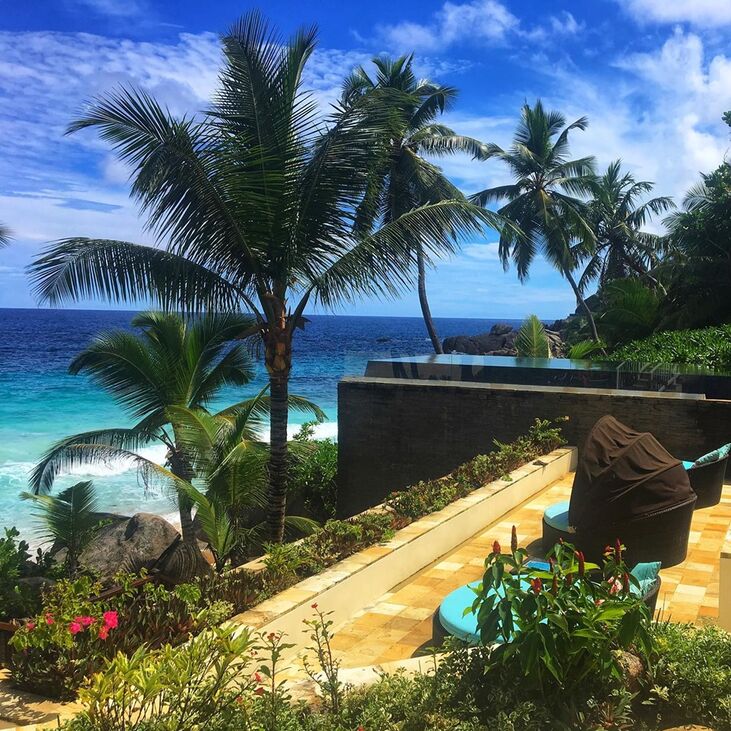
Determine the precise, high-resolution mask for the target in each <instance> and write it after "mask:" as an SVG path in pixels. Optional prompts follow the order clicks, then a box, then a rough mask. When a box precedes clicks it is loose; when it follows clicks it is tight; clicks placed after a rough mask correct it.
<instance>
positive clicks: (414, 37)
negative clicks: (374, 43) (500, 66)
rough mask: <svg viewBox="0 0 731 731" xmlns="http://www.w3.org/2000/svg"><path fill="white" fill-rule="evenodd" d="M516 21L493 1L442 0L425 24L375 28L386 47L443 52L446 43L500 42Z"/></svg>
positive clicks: (515, 25)
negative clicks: (453, 0)
mask: <svg viewBox="0 0 731 731" xmlns="http://www.w3.org/2000/svg"><path fill="white" fill-rule="evenodd" d="M519 25H520V21H519V20H518V18H516V17H515V16H514V15H513V14H512V13H511V12H510V11H509V10H508V9H507V8H506V7H505V5H503V4H502V3H500V2H497V0H472V2H467V3H452V2H445V3H444V5H442V7H441V9H440V10H438V11H437V12H436V13H435V14H434V15H433V18H432V20H431V22H429V23H413V22H408V21H405V22H402V23H397V24H395V25H381V26H378V28H377V33H378V35H379V37H380V39H381V40H382V41H383V42H384V43H386V45H387V46H388V47H390V48H398V49H401V50H403V49H409V50H416V51H444V50H445V49H446V48H447V47H448V46H450V45H452V44H454V43H457V42H460V41H466V40H470V41H472V42H478V43H479V42H482V43H489V44H500V43H502V42H503V41H504V39H505V37H506V35H507V34H508V33H509V32H510V31H511V30H514V29H517V28H518V26H519Z"/></svg>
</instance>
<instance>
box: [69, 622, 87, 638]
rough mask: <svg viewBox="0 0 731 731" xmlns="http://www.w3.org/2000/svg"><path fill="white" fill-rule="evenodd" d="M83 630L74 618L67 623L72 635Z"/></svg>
mask: <svg viewBox="0 0 731 731" xmlns="http://www.w3.org/2000/svg"><path fill="white" fill-rule="evenodd" d="M83 630H84V628H83V626H82V625H81V624H80V623H79V622H77V621H76V620H74V621H73V622H71V624H69V632H71V634H72V635H78V634H79V632H83Z"/></svg>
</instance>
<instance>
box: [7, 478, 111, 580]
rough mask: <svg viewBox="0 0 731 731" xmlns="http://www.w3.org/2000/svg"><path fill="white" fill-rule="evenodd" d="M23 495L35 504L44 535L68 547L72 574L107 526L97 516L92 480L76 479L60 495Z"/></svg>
mask: <svg viewBox="0 0 731 731" xmlns="http://www.w3.org/2000/svg"><path fill="white" fill-rule="evenodd" d="M20 497H21V498H22V499H23V500H32V501H33V502H34V503H35V504H36V506H37V507H38V510H37V516H38V518H39V520H40V521H41V523H42V526H43V528H42V531H43V538H45V539H47V540H49V541H51V542H53V544H54V545H55V546H58V547H59V548H65V549H66V560H65V564H66V570H67V571H68V573H69V574H70V575H71V576H73V575H74V574H75V573H76V569H77V568H78V562H79V556H80V555H81V552H82V551H83V550H84V548H86V546H87V545H89V543H90V542H91V541H92V540H93V538H94V536H95V535H96V534H97V532H98V531H99V529H100V528H101V527H102V526H103V525H104V521H103V520H102V519H101V518H100V517H99V515H98V511H97V505H96V500H95V496H94V485H93V483H91V482H77V483H76V484H75V485H72V486H71V487H69V488H66V489H65V490H64V491H63V492H62V493H60V494H59V495H57V496H53V495H35V494H33V493H30V492H23V493H21V496H20Z"/></svg>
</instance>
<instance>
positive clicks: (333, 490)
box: [289, 423, 338, 520]
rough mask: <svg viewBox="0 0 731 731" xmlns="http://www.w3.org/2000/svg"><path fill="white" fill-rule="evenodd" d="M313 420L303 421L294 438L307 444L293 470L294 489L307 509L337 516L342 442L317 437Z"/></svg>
mask: <svg viewBox="0 0 731 731" xmlns="http://www.w3.org/2000/svg"><path fill="white" fill-rule="evenodd" d="M313 435H314V430H313V425H312V424H311V423H307V424H303V425H302V426H301V427H300V430H299V432H297V434H295V436H294V440H295V442H298V444H300V445H303V446H304V449H302V450H300V451H301V454H300V458H299V459H298V460H296V461H295V462H294V463H293V465H292V467H291V469H290V473H289V485H290V490H291V491H292V492H293V494H294V495H296V496H299V497H300V498H301V499H302V502H303V504H304V508H305V511H306V513H307V514H308V515H311V516H312V517H313V518H315V519H317V520H327V519H328V518H334V517H335V511H336V509H337V499H338V486H337V474H338V445H337V443H336V442H334V441H333V440H332V439H314V436H313Z"/></svg>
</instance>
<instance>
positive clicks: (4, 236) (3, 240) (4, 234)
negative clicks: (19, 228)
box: [0, 223, 10, 249]
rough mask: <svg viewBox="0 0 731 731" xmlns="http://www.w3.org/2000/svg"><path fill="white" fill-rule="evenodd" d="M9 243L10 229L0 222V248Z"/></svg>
mask: <svg viewBox="0 0 731 731" xmlns="http://www.w3.org/2000/svg"><path fill="white" fill-rule="evenodd" d="M9 243H10V229H9V228H8V227H7V226H4V225H3V224H2V223H0V249H2V248H3V247H5V246H7V245H8V244H9Z"/></svg>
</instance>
